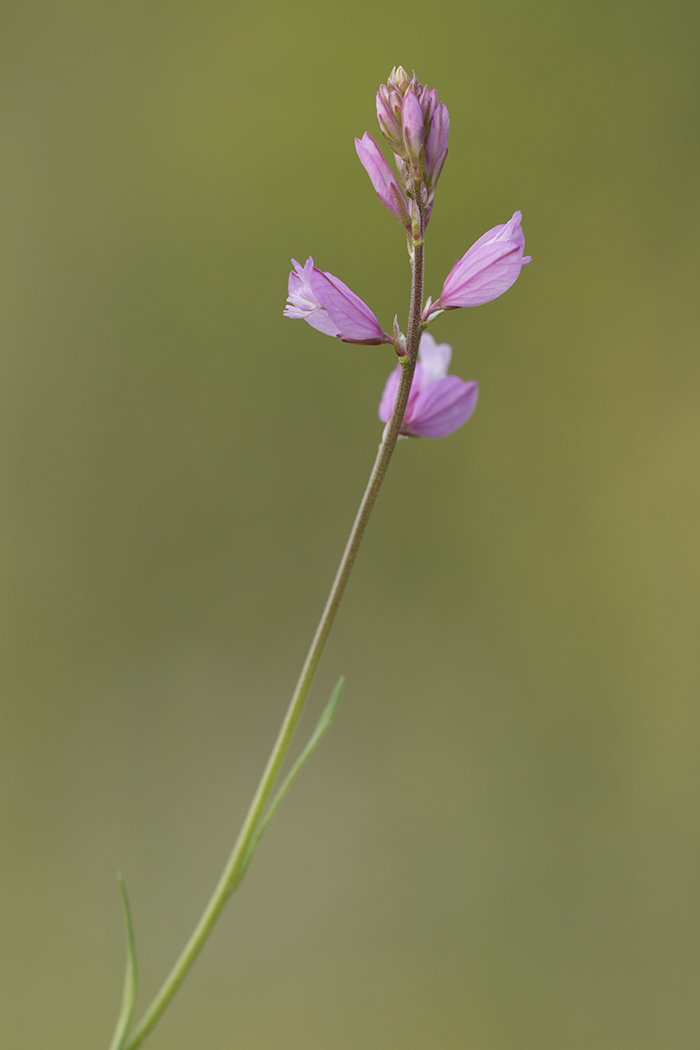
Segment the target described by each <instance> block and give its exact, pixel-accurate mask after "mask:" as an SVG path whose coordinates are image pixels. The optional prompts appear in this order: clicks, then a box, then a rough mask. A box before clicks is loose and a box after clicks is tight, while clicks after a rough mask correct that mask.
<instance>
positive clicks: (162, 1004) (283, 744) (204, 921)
mask: <svg viewBox="0 0 700 1050" xmlns="http://www.w3.org/2000/svg"><path fill="white" fill-rule="evenodd" d="M417 196H418V197H419V195H417ZM424 233H425V216H424V211H423V208H422V206H419V222H418V223H416V224H415V227H414V230H413V232H412V241H413V244H412V247H413V252H412V255H411V303H410V309H409V317H408V333H407V340H406V352H407V356H406V357H405V358H403V359H402V362H401V364H402V367H401V380H400V383H399V389H398V393H397V395H396V402H395V405H394V411H393V413H392V416H391V419H390V420H389V424H388V426H387V428H386V430H385V433H384V436H383V438H382V442H381V444H380V446H379V451H378V453H377V458H376V460H375V463H374V467H373V468H372V473H371V474H370V478H369V481H368V483H367V488H366V489H365V494H364V496H363V497H362V502H361V503H360V507H359V510H358V512H357V516H356V518H355V522H354V524H353V527H352V530H351V532H350V536H349V539H348V542H347V544H346V547H345V551H344V553H343V557H342V558H341V561H340V565H339V566H338V571H337V573H336V576H335V579H334V581H333V586H332V587H331V590H330V594H329V595H328V600H327V602H326V606H325V608H324V610H323V614H322V615H321V619H320V620H319V624H318V627H317V628H316V633H315V635H314V638H313V641H312V643H311V647H310V648H309V651H308V654H307V656H306V660H305V661H304V666H303V667H302V670H301V674H300V676H299V681H298V682H297V685H296V689H295V690H294V694H293V696H292V699H291V701H290V703H289V707H288V708H287V713H286V714H285V716H284V721H283V722H282V726H281V728H280V731H279V733H278V736H277V740H276V741H275V744H274V747H273V749H272V753H271V754H270V757H269V759H268V761H267V765H266V766H265V770H264V772H263V775H262V777H261V778H260V783H259V784H258V787H257V790H256V792H255V795H254V796H253V800H252V802H251V804H250V807H249V809H248V813H247V814H246V817H245V820H244V822H243V827H242V828H241V830H240V832H239V834H238V838H237V839H236V843H235V845H234V847H233V850H232V851H231V855H230V856H229V859H228V861H227V863H226V867H225V868H224V870H223V872H222V874H221V877H220V879H219V881H218V883H217V885H216V888H215V890H214V892H213V893H212V895H211V897H210V899H209V902H208V904H207V906H206V908H205V909H204V912H203V913H202V916H201V918H200V920H199V922H198V923H197V925H196V927H195V929H194V931H193V933H192V935H191V936H190V939H189V940H188V942H187V944H186V945H185V947H184V948H183V950H182V952H181V954H180V956H179V958H178V959H177V961H176V963H175V965H174V966H173V968H172V970H171V971H170V973H169V974H168V976H167V977H166V979H165V981H164V982H163V985H162V986H161V988H160V990H159V991H158V992H157V994H156V996H155V998H154V999H153V1002H152V1003H151V1005H150V1006H149V1007H148V1009H147V1010H146V1013H145V1014H144V1016H143V1017H142V1019H141V1021H140V1022H139V1024H138V1025H137V1026H136V1028H135V1029H134V1032H133V1033H132V1035H131V1037H130V1038H129V1039H128V1040H127V1041H126V1042H125V1043H123V1044H122V1045H123V1050H136V1047H138V1046H140V1045H141V1043H142V1042H143V1041H144V1039H145V1038H146V1036H147V1035H148V1034H149V1032H150V1031H151V1030H152V1029H153V1027H154V1026H155V1025H156V1023H157V1022H158V1020H159V1019H160V1017H161V1015H162V1014H163V1012H164V1010H165V1008H166V1007H167V1005H168V1003H169V1002H170V1000H171V999H172V997H173V996H174V995H175V992H176V991H177V989H178V988H179V986H180V984H181V983H182V981H183V979H184V978H185V976H186V974H187V973H188V971H189V969H190V967H191V966H192V963H193V962H194V960H195V959H196V958H197V955H198V954H199V952H200V951H201V949H202V946H203V945H204V943H205V941H206V939H207V937H208V936H209V934H210V932H211V930H212V928H213V926H214V924H215V922H216V920H217V919H218V917H219V915H220V913H221V911H222V909H223V907H224V905H225V903H226V901H227V900H228V898H229V896H230V895H231V893H232V892H233V891H234V890H235V889H236V888H237V886H238V885H239V884H240V882H241V880H242V878H243V875H244V874H245V870H246V868H247V863H246V859H247V851H248V847H249V845H250V843H251V840H252V839H253V836H254V834H255V831H256V828H257V826H258V824H259V822H260V820H261V818H262V815H263V812H264V809H265V805H266V803H267V801H268V799H269V797H270V793H271V791H272V789H273V787H274V784H275V780H276V778H277V775H278V773H279V771H280V767H281V765H282V762H283V761H284V757H285V755H286V753H287V749H288V747H289V744H290V743H291V739H292V736H293V734H294V730H295V728H296V724H297V722H298V721H299V716H300V715H301V712H302V709H303V706H304V702H305V700H306V697H307V695H308V692H309V689H310V687H311V683H312V681H313V677H314V674H315V672H316V668H317V666H318V662H319V660H320V658H321V654H322V652H323V647H324V645H325V644H326V640H327V639H328V635H329V633H330V630H331V627H332V625H333V621H334V619H335V615H336V613H337V611H338V607H339V605H340V602H341V600H342V598H343V594H344V593H345V588H346V586H347V582H348V579H349V577H350V573H351V571H352V567H353V565H354V563H355V558H356V557H357V552H358V550H359V547H360V543H361V542H362V537H363V536H364V532H365V529H366V527H367V522H368V521H369V518H370V515H371V513H372V508H373V507H374V503H375V500H376V498H377V493H378V492H379V489H380V487H381V484H382V481H383V480H384V476H385V474H386V472H387V468H388V466H389V462H390V460H391V456H392V453H393V451H394V448H395V446H396V442H397V440H398V437H399V433H400V430H401V424H402V422H403V417H404V413H405V411H406V405H407V404H408V395H409V394H410V392H411V384H412V382H413V374H414V372H415V369H416V361H417V357H418V346H419V343H420V336H421V307H422V301H423V237H424Z"/></svg>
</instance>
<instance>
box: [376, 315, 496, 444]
mask: <svg viewBox="0 0 700 1050" xmlns="http://www.w3.org/2000/svg"><path fill="white" fill-rule="evenodd" d="M451 359H452V347H451V346H448V344H447V343H436V342H435V340H434V339H433V337H432V335H428V334H427V333H425V334H424V335H423V337H422V339H421V343H420V350H419V351H418V364H417V365H416V371H415V375H414V378H413V386H412V387H411V393H410V395H409V398H408V405H407V407H406V414H405V415H404V418H403V423H402V426H401V433H402V434H403V435H404V436H406V437H429V438H440V437H447V435H448V434H452V433H453V431H455V430H457V429H458V428H459V427H461V426H463V425H464V424H465V423H466V422H467V420H468V419H469V417H470V416H471V414H472V412H473V411H474V409H475V408H476V401H477V397H478V395H479V384H478V383H476V382H470V383H465V381H464V380H463V379H460V378H459V376H449V375H448V374H447V369H448V368H449V365H450V361H451ZM400 378H401V365H397V366H396V368H395V369H394V371H393V372H392V373H391V375H390V376H389V378H388V379H387V381H386V386H385V387H384V393H383V394H382V399H381V401H380V403H379V418H380V419H381V421H382V423H388V421H389V419H390V418H391V413H392V412H393V410H394V402H395V401H396V393H397V391H398V389H399V381H400Z"/></svg>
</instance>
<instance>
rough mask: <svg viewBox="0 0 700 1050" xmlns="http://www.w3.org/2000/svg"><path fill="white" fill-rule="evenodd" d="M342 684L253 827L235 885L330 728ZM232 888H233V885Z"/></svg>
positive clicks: (340, 694)
mask: <svg viewBox="0 0 700 1050" xmlns="http://www.w3.org/2000/svg"><path fill="white" fill-rule="evenodd" d="M344 686H345V679H344V678H339V679H338V682H337V684H336V687H335V689H334V690H333V692H332V693H331V698H330V700H329V701H328V703H327V704H326V706H325V707H324V709H323V711H322V713H321V717H320V718H319V720H318V722H317V723H316V728H315V729H314V731H313V733H312V734H311V737H310V738H309V742H308V744H307V745H306V747H305V748H304V750H303V751H302V752H301V754H300V755H299V757H298V759H297V760H296V762H295V763H294V765H293V766H292V768H291V769H290V770H289V772H288V773H287V775H286V777H285V778H284V780H283V781H282V783H281V784H280V786H279V788H278V790H277V792H276V793H275V795H274V797H273V799H272V801H271V802H270V805H269V806H268V807H267V810H266V811H265V814H264V816H263V817H262V818H261V820H260V823H259V824H258V826H257V828H256V829H255V834H254V835H253V837H252V839H251V840H250V845H249V846H248V850H247V852H246V855H245V859H244V860H243V863H242V864H241V868H240V873H239V877H238V878H237V879H236V886H237V885H238V884H239V883H240V881H241V879H242V878H243V876H244V875H245V873H246V869H247V867H248V865H249V864H250V862H251V860H252V858H253V854H254V853H255V850H256V849H257V845H258V843H259V842H260V839H261V838H262V836H263V834H264V832H265V829H266V828H267V825H268V824H269V823H270V821H271V820H272V818H273V817H274V815H275V813H276V812H277V810H278V809H279V807H280V804H281V802H282V799H283V798H284V796H285V795H286V794H287V792H288V791H289V789H290V787H291V786H292V784H293V783H294V781H295V780H296V778H297V777H298V775H299V773H300V772H301V770H302V768H303V766H305V765H306V762H307V760H308V759H309V757H310V755H311V753H312V752H313V751H315V750H316V748H317V747H318V745H319V744H320V743H321V740H322V739H323V737H324V736H325V734H326V732H327V731H328V729H330V726H331V722H332V721H333V719H334V718H335V716H336V712H337V710H338V706H339V704H340V701H341V698H342V695H343V688H344ZM233 888H234V889H235V886H234V887H233Z"/></svg>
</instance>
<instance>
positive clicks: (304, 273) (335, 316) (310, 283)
mask: <svg viewBox="0 0 700 1050" xmlns="http://www.w3.org/2000/svg"><path fill="white" fill-rule="evenodd" d="M292 265H293V266H294V270H293V271H292V272H291V273H290V275H289V295H288V297H287V303H288V305H287V306H286V307H285V310H284V316H285V317H292V318H303V319H304V320H305V321H308V323H309V324H310V325H311V327H312V328H316V329H318V331H319V332H323V333H324V335H334V336H335V337H336V338H337V339H340V341H341V342H343V343H365V344H368V345H373V344H378V343H393V341H394V340H393V339H392V337H391V336H390V335H387V334H386V333H385V332H382V330H381V328H380V327H379V321H378V320H377V318H376V317H375V316H374V314H373V313H372V311H371V310H370V308H369V306H367V305H366V304H365V303H363V302H362V300H361V299H360V297H359V296H358V295H355V293H354V292H352V291H350V289H349V288H348V287H347V285H345V284H343V282H342V281H339V280H338V278H337V277H334V276H333V274H332V273H324V272H323V270H317V269H316V267H315V266H314V261H313V259H312V258H311V256H309V258H308V259H307V260H306V264H305V265H304V266H303V267H301V266H300V265H299V263H298V262H297V261H296V259H292Z"/></svg>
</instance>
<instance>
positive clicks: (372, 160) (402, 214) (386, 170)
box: [355, 132, 411, 228]
mask: <svg viewBox="0 0 700 1050" xmlns="http://www.w3.org/2000/svg"><path fill="white" fill-rule="evenodd" d="M355 149H356V150H357V155H358V157H359V158H360V162H361V164H362V166H363V167H364V169H365V171H366V172H367V174H368V175H369V177H370V179H371V181H372V185H373V186H374V189H375V191H376V194H377V196H378V197H379V199H380V201H381V202H382V204H383V205H384V207H385V208H388V209H389V211H390V212H391V214H392V215H393V216H394V217H395V218H396V219H398V220H399V222H400V223H401V225H402V226H406V227H407V228H408V227H409V226H410V225H411V217H410V215H409V213H408V205H407V203H406V198H405V197H404V195H403V192H402V190H401V187H400V186H399V184H398V182H397V180H396V176H395V175H394V173H393V171H392V170H391V168H390V167H389V165H388V164H387V162H386V161H385V159H384V155H383V154H382V151H381V150H380V148H379V146H378V145H377V143H376V142H375V140H374V139H373V138H372V136H371V135H370V134H369V133H368V132H365V133H364V135H363V136H362V138H361V139H355Z"/></svg>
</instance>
